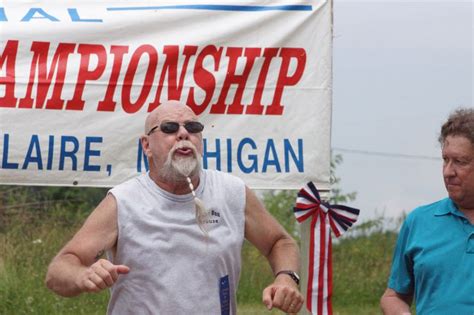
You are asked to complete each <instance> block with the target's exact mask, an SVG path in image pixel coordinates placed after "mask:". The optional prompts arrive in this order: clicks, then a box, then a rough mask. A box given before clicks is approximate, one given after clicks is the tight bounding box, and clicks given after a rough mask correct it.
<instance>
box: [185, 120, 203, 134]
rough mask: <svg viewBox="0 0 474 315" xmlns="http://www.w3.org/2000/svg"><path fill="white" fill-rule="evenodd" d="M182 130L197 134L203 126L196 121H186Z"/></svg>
mask: <svg viewBox="0 0 474 315" xmlns="http://www.w3.org/2000/svg"><path fill="white" fill-rule="evenodd" d="M184 128H186V130H187V131H188V132H190V133H198V132H201V131H202V130H203V129H204V126H203V124H201V123H200V122H198V121H188V122H187V123H185V124H184Z"/></svg>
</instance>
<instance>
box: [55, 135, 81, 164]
mask: <svg viewBox="0 0 474 315" xmlns="http://www.w3.org/2000/svg"><path fill="white" fill-rule="evenodd" d="M68 143H72V145H73V148H72V150H69V151H66V145H67V144H68ZM78 150H79V141H78V140H77V138H76V137H73V136H62V137H61V148H60V151H59V170H60V171H63V170H64V160H65V159H66V158H67V157H68V158H70V159H71V162H72V167H71V169H72V170H73V171H76V170H77V157H76V153H77V151H78Z"/></svg>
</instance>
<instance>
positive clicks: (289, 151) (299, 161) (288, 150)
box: [283, 139, 304, 173]
mask: <svg viewBox="0 0 474 315" xmlns="http://www.w3.org/2000/svg"><path fill="white" fill-rule="evenodd" d="M283 148H284V152H285V172H287V173H288V172H289V171H290V159H289V155H291V158H292V159H293V162H294V164H295V166H296V168H297V169H298V172H300V173H302V172H304V160H303V139H298V158H297V157H296V154H295V151H294V150H293V147H292V146H291V143H290V140H288V139H284V141H283Z"/></svg>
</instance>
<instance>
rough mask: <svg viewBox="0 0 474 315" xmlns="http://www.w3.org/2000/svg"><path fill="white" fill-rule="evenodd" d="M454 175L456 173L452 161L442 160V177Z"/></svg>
mask: <svg viewBox="0 0 474 315" xmlns="http://www.w3.org/2000/svg"><path fill="white" fill-rule="evenodd" d="M455 175H456V171H455V169H454V165H453V162H451V161H447V162H444V165H443V176H444V177H453V176H455Z"/></svg>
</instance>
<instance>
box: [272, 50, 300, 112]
mask: <svg viewBox="0 0 474 315" xmlns="http://www.w3.org/2000/svg"><path fill="white" fill-rule="evenodd" d="M280 57H281V58H282V61H281V67H280V73H279V74H278V79H277V84H276V88H275V94H274V96H273V101H272V104H271V105H270V106H269V107H267V109H266V111H265V115H281V114H283V104H281V97H282V95H283V89H284V88H285V86H291V85H295V84H296V83H298V81H299V80H300V79H301V76H302V75H303V71H304V68H305V65H306V51H305V50H304V49H303V48H282V49H281V51H280ZM293 58H295V59H296V69H295V71H294V73H293V75H292V76H289V75H288V70H289V67H290V61H291V59H293Z"/></svg>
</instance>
